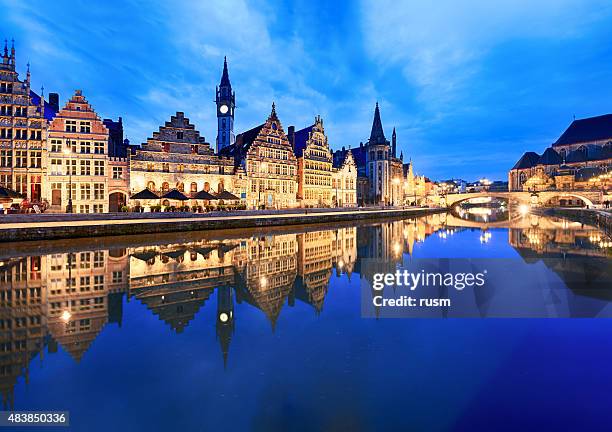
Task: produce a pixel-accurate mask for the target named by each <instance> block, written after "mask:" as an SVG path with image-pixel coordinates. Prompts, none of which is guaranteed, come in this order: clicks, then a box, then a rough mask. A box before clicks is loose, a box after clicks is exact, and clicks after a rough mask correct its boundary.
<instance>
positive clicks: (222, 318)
mask: <svg viewBox="0 0 612 432" xmlns="http://www.w3.org/2000/svg"><path fill="white" fill-rule="evenodd" d="M228 319H229V317H228V316H227V314H226V313H225V312H221V313H220V314H219V321H221V322H227V320H228Z"/></svg>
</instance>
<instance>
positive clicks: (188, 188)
mask: <svg viewBox="0 0 612 432" xmlns="http://www.w3.org/2000/svg"><path fill="white" fill-rule="evenodd" d="M130 170H131V173H130V192H131V194H132V195H133V194H135V193H138V192H140V191H142V190H144V189H145V188H147V189H149V190H151V191H153V192H156V193H157V194H159V195H161V194H164V193H166V192H168V191H170V190H172V189H177V190H179V191H180V192H182V193H184V194H185V195H187V196H190V195H193V194H195V193H196V192H198V191H201V190H205V191H207V192H210V193H213V194H214V193H219V192H221V191H223V190H227V191H229V192H231V193H232V194H234V195H236V196H238V197H240V196H241V195H243V194H244V184H243V179H244V174H243V171H242V170H240V169H238V168H237V167H235V166H234V160H233V159H232V158H229V157H223V156H218V155H216V154H215V153H214V151H213V149H212V148H211V147H210V144H209V143H207V142H206V140H205V139H204V137H203V136H201V135H200V132H199V131H198V130H196V128H195V126H194V125H193V124H191V123H190V122H189V119H188V118H187V117H185V114H184V113H182V112H177V113H176V115H173V116H172V117H171V118H170V121H167V122H166V123H165V125H164V126H160V128H159V131H157V132H153V136H152V137H150V138H148V139H147V142H146V143H144V144H142V146H141V148H140V149H138V150H136V152H135V155H134V156H132V158H131V161H130Z"/></svg>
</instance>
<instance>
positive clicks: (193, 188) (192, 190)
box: [190, 182, 198, 193]
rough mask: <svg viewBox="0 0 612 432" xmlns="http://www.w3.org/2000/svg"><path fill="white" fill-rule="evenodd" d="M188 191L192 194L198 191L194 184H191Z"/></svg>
mask: <svg viewBox="0 0 612 432" xmlns="http://www.w3.org/2000/svg"><path fill="white" fill-rule="evenodd" d="M190 189H191V192H192V193H196V192H197V191H198V184H197V183H196V182H192V183H191V188H190Z"/></svg>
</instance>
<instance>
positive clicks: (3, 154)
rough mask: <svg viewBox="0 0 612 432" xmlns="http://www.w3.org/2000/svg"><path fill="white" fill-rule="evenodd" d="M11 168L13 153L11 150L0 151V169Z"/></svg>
mask: <svg viewBox="0 0 612 432" xmlns="http://www.w3.org/2000/svg"><path fill="white" fill-rule="evenodd" d="M12 166H13V151H12V150H0V167H8V168H10V167H12Z"/></svg>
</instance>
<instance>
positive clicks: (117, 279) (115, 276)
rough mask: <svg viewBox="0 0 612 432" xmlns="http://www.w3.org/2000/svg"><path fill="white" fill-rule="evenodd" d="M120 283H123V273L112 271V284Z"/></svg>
mask: <svg viewBox="0 0 612 432" xmlns="http://www.w3.org/2000/svg"><path fill="white" fill-rule="evenodd" d="M121 281H123V272H122V271H114V272H113V283H121Z"/></svg>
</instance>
